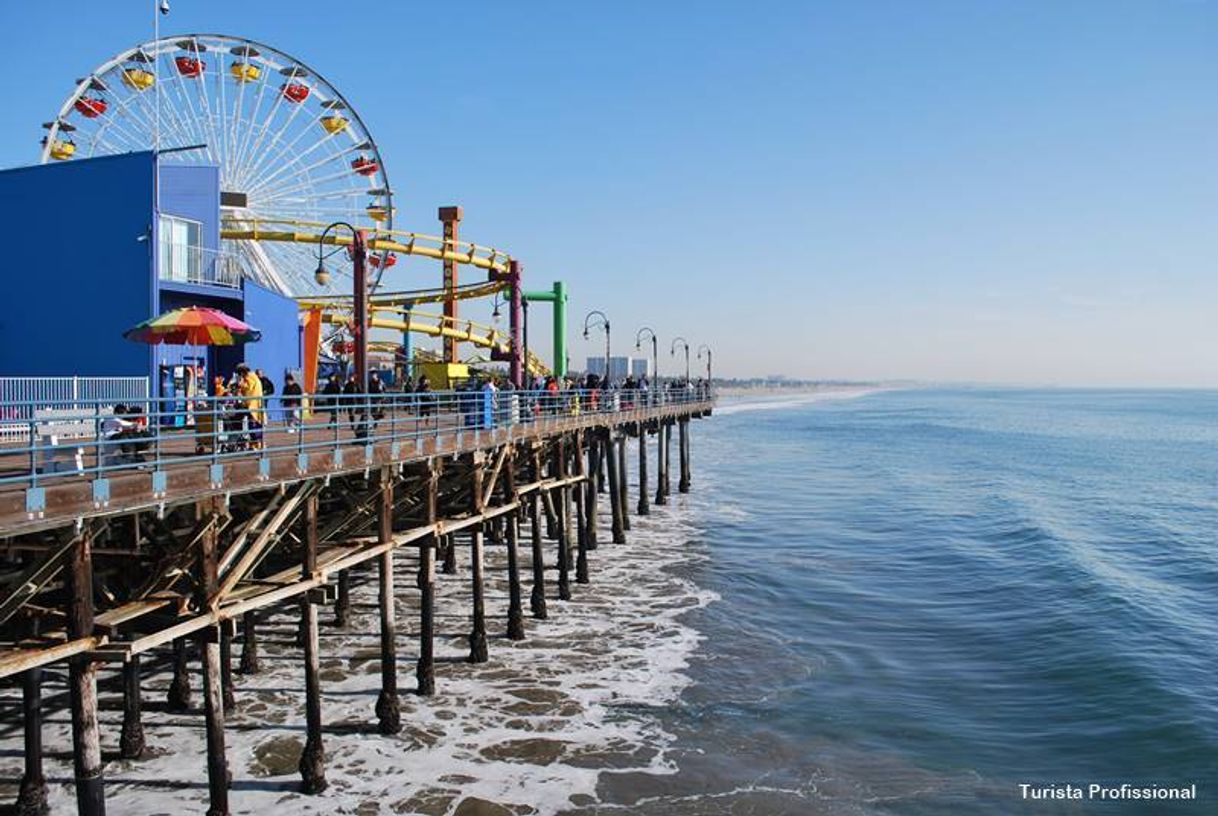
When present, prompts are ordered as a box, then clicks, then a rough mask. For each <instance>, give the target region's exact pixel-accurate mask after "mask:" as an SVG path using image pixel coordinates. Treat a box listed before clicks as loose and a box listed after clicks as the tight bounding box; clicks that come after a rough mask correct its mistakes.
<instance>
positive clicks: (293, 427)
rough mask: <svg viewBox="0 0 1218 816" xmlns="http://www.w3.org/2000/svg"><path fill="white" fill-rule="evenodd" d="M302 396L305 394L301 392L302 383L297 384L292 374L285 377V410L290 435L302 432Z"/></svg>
mask: <svg viewBox="0 0 1218 816" xmlns="http://www.w3.org/2000/svg"><path fill="white" fill-rule="evenodd" d="M302 396H303V392H302V391H301V388H300V383H298V382H296V378H295V377H293V376H292V375H291V374H286V375H284V378H283V410H284V412H285V413H287V420H288V433H296V432H297V431H299V430H300V409H301V405H300V403H301V397H302Z"/></svg>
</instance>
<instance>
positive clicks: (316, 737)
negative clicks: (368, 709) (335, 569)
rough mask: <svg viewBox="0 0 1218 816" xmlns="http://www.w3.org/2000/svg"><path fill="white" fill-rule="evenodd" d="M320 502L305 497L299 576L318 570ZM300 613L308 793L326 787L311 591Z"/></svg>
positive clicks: (303, 767)
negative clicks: (302, 553)
mask: <svg viewBox="0 0 1218 816" xmlns="http://www.w3.org/2000/svg"><path fill="white" fill-rule="evenodd" d="M317 505H318V497H317V494H316V493H313V494H312V495H310V496H309V497H308V498H307V499H305V506H304V527H305V529H304V536H303V540H304V556H303V558H302V559H301V564H300V576H301V577H302V578H304V579H306V580H307V579H309V578H312V577H313V574H314V573H315V572H317ZM300 614H301V617H302V618H303V620H304V653H305V654H304V656H305V661H304V662H305V744H304V750H303V751H301V753H300V764H299V766H298V767H299V770H300V781H301V785H300V787H301V790H302V791H304V792H305V793H307V794H316V793H321V792H322V791H324V790H325V789H326V751H325V746H324V745H323V744H322V739H321V678H320V676H319V675H320V671H321V665H320V657H319V654H318V652H319V643H318V633H317V606H316V605H315V604H314V601H313V598H312V597H311V596H310V595H309V593H307V592H306V593H305V594H304V595H303V596H301V601H300Z"/></svg>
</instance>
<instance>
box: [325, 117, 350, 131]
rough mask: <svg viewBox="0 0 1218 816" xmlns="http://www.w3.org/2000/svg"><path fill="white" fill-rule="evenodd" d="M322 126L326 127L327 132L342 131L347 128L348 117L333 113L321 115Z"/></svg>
mask: <svg viewBox="0 0 1218 816" xmlns="http://www.w3.org/2000/svg"><path fill="white" fill-rule="evenodd" d="M321 126H322V127H324V128H325V129H326V133H341V132H342V131H344V130H346V128H347V119H346V117H343V116H338V115H337V114H333V113H332V114H330V115H329V116H323V117H321Z"/></svg>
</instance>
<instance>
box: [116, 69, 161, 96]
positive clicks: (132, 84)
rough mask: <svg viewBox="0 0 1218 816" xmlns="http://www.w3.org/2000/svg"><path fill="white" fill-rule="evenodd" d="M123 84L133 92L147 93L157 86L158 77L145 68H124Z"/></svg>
mask: <svg viewBox="0 0 1218 816" xmlns="http://www.w3.org/2000/svg"><path fill="white" fill-rule="evenodd" d="M123 84H124V85H126V86H127V87H128V88H130V89H131V90H133V91H146V90H148V89H149V88H151V87H152V86H153V85H155V84H156V75H155V74H154V73H152V72H151V71H145V70H144V69H143V68H124V69H123Z"/></svg>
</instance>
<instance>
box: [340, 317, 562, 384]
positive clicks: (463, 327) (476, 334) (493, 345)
mask: <svg viewBox="0 0 1218 816" xmlns="http://www.w3.org/2000/svg"><path fill="white" fill-rule="evenodd" d="M319 305H320V304H319ZM350 308H351V307H350V304H346V305H344V306H342V307H340V308H339V309H334V308H327V309H325V311H323V312H322V318H321V319H322V321H323V322H325V323H328V324H330V325H332V326H350V325H351V320H352V317H351V312H350ZM369 310H370V311H371V313H372V320H371V321H370V322H371V325H372V328H374V329H392V330H394V331H399V332H404V331H410V332H418V333H420V334H426V335H430V336H432V337H453V338H456V339H457V340H458V341H460V342H462V343H472V344H473V345H475V346H480V347H482V348H488V349H494V350H496V351H500V352H502V353H505V354H506V353H507V352H508V351H509V350H510V349H509V348H508V345H507V336H506V335H505V334H504V333H503V332H501V331H499V330H498V329H496V328H494V327H493V326H486V325H484V324H481V323H475V322H474V321H472V320H465V319H458V320H452V319H451V318H447V317H445V316H444V315H441V314H432V313H430V312H419V311H416V310H414V309H406V308H404V307H401V306H391V305H380V304H375V303H374V304H372V305H371V306H370V307H369ZM384 315H388V316H384ZM526 363H527V367H528V371H529V373H530V374H533V375H537V374H542V375H544V374H549V373H550V369H549V367H548V366H547V365H546V364H545V363H544V362H543V361H542V360H541V358H540V357H538V356H537V355H536V354H533V353H532V352H531V351H530V352H529V355H528V360H526Z"/></svg>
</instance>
